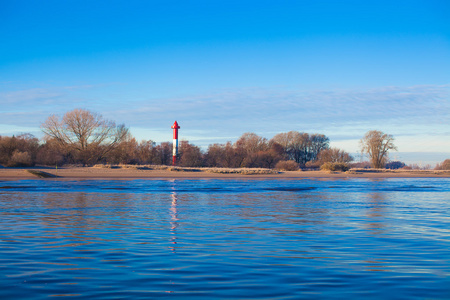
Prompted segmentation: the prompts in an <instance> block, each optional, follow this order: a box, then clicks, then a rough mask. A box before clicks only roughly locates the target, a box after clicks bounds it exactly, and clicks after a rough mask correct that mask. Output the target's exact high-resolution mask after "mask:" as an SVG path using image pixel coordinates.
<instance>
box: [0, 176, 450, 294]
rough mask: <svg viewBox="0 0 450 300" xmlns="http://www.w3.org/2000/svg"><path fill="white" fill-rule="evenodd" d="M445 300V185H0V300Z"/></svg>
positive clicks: (448, 212)
mask: <svg viewBox="0 0 450 300" xmlns="http://www.w3.org/2000/svg"><path fill="white" fill-rule="evenodd" d="M49 297H52V298H54V297H64V298H72V299H73V298H75V299H81V298H82V299H86V298H87V299H123V298H128V299H140V298H144V299H152V298H167V299H303V298H304V299H311V298H313V299H342V298H345V297H347V298H364V299H381V298H382V299H424V298H426V299H450V179H435V178H431V179H381V180H380V179H377V180H369V179H347V180H345V179H341V180H307V179H305V180H257V179H252V180H219V179H205V180H199V179H193V180H187V179H186V180H178V179H177V180H130V181H122V180H111V181H108V180H104V181H93V180H85V181H58V180H55V181H52V180H23V181H4V182H0V299H48V298H49Z"/></svg>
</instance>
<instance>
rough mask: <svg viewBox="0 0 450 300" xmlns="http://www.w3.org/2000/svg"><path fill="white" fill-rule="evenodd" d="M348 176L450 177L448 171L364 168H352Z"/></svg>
mask: <svg viewBox="0 0 450 300" xmlns="http://www.w3.org/2000/svg"><path fill="white" fill-rule="evenodd" d="M346 173H348V174H362V173H394V174H402V173H403V174H419V175H420V174H422V175H427V174H434V175H449V174H450V171H448V170H404V169H396V170H391V169H364V168H352V169H350V170H348V171H347V172H346Z"/></svg>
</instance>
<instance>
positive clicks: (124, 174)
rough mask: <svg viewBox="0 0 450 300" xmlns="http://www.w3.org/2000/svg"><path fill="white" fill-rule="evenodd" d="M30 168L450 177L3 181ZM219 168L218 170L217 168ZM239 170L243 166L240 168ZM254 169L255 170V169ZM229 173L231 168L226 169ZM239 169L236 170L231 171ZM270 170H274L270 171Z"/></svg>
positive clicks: (1, 176)
mask: <svg viewBox="0 0 450 300" xmlns="http://www.w3.org/2000/svg"><path fill="white" fill-rule="evenodd" d="M28 170H34V171H40V172H45V173H47V174H51V175H56V176H57V177H54V178H49V179H50V180H55V179H56V180H65V179H67V180H90V179H92V180H93V179H171V178H174V179H177V178H178V179H182V178H185V179H189V178H199V179H201V178H222V179H269V178H270V179H302V178H323V179H332V178H421V177H423V178H450V171H433V170H427V171H423V170H402V171H398V170H395V171H394V170H392V171H391V170H383V171H377V170H364V171H363V170H357V171H355V170H350V171H348V172H325V171H283V172H281V171H280V172H276V171H274V173H272V174H264V173H262V174H258V172H259V171H258V170H252V169H250V170H248V171H247V172H246V173H247V174H241V173H215V172H214V171H211V170H207V169H178V170H173V169H172V170H170V169H167V170H161V169H150V168H143V169H139V168H96V167H67V168H58V170H56V169H54V168H53V169H50V168H1V169H0V180H23V179H42V178H40V177H39V176H36V175H34V174H31V173H30V172H29V171H28ZM216 170H217V169H216ZM238 170H239V169H238ZM253 171H254V172H253ZM225 172H227V171H225ZM231 172H236V170H231ZM269 172H270V171H269Z"/></svg>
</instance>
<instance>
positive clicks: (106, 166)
mask: <svg viewBox="0 0 450 300" xmlns="http://www.w3.org/2000/svg"><path fill="white" fill-rule="evenodd" d="M93 168H104V169H126V170H160V171H171V172H206V173H217V174H241V175H258V174H278V173H279V172H278V171H275V170H272V169H260V168H206V167H205V168H188V167H178V166H165V165H125V164H119V165H110V164H97V165H94V166H93Z"/></svg>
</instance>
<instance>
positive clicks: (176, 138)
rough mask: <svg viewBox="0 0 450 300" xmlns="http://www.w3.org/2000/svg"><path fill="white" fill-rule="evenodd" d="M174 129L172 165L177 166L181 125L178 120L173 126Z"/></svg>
mask: <svg viewBox="0 0 450 300" xmlns="http://www.w3.org/2000/svg"><path fill="white" fill-rule="evenodd" d="M171 128H172V129H173V158H172V165H174V166H175V164H176V163H177V156H178V129H180V126H178V123H177V121H175V123H173V125H172V127H171Z"/></svg>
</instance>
